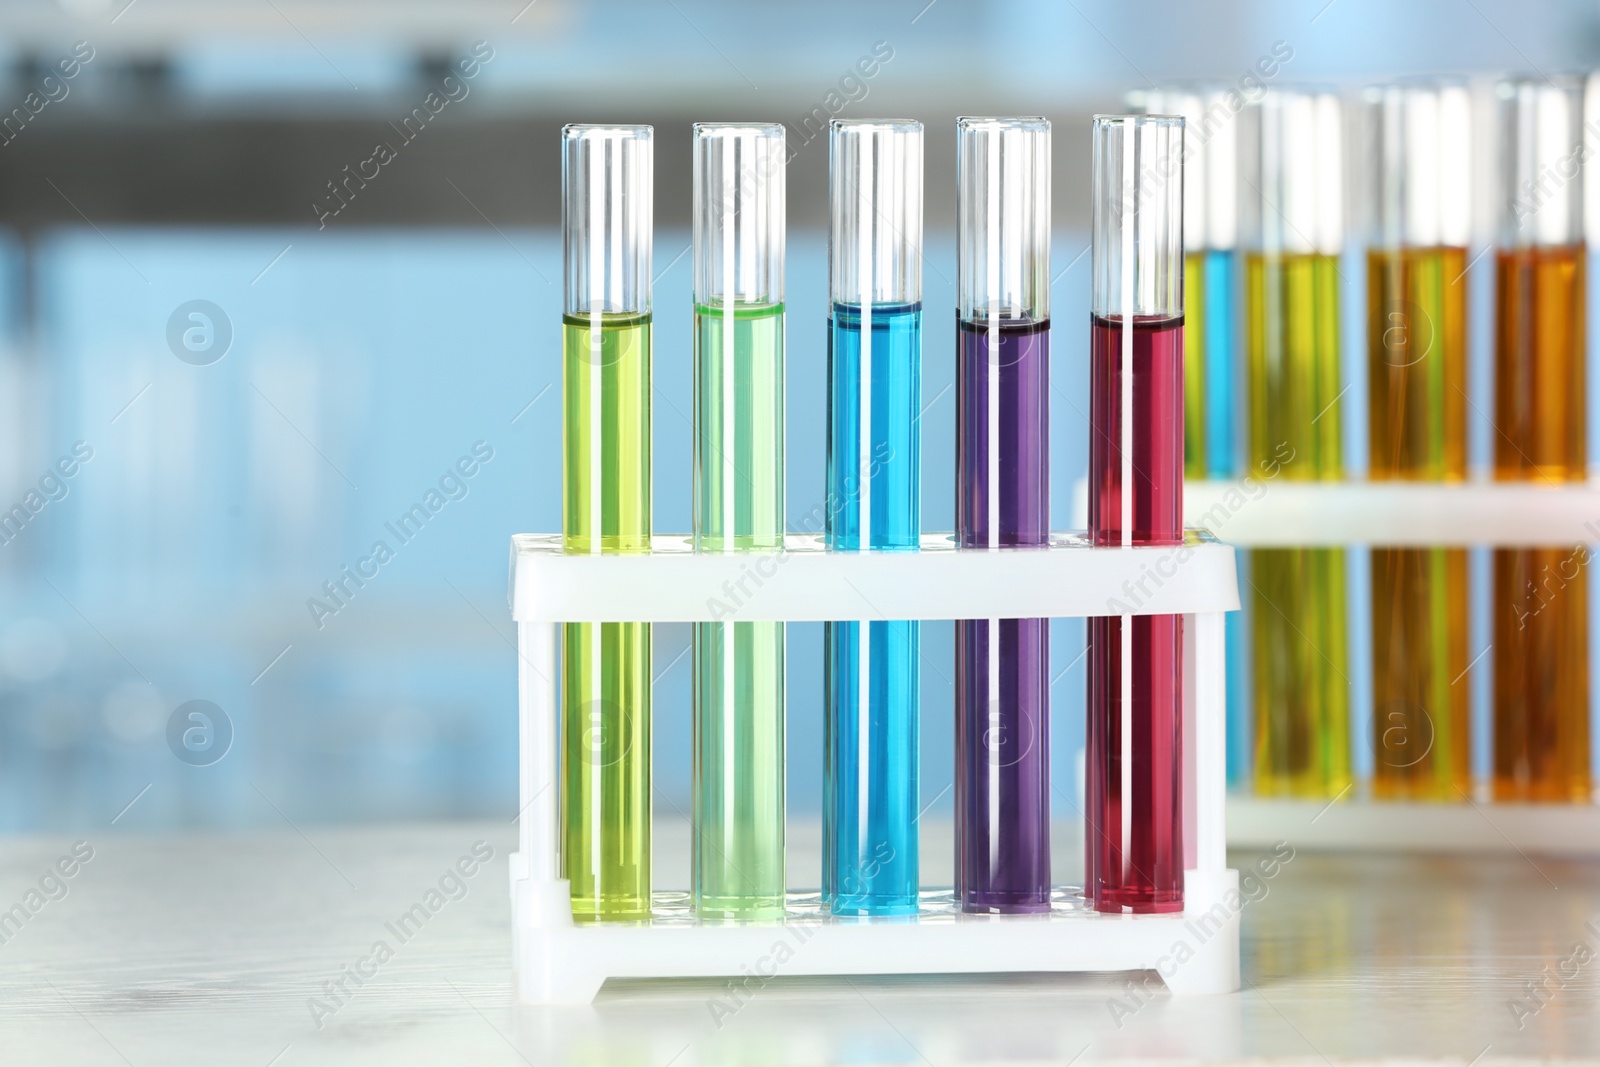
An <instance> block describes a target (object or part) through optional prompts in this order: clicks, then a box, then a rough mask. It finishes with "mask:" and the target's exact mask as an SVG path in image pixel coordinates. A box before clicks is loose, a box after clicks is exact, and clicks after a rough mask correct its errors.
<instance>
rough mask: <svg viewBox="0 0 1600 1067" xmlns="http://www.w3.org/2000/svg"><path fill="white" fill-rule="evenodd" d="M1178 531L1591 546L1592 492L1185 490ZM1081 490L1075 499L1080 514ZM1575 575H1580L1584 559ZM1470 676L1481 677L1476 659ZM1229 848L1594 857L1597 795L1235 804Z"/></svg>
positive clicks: (1369, 487)
mask: <svg viewBox="0 0 1600 1067" xmlns="http://www.w3.org/2000/svg"><path fill="white" fill-rule="evenodd" d="M1183 490H1184V507H1183V513H1184V517H1185V519H1186V520H1187V521H1188V522H1190V523H1192V524H1195V525H1203V526H1205V527H1207V528H1208V529H1211V530H1214V531H1216V533H1217V534H1218V536H1222V537H1226V538H1227V539H1228V541H1229V543H1231V544H1234V545H1237V546H1238V547H1240V548H1246V549H1248V548H1290V547H1317V548H1349V547H1352V546H1356V545H1405V546H1410V547H1415V548H1428V547H1435V548H1447V547H1448V548H1475V547H1494V548H1512V547H1519V546H1521V547H1535V546H1539V545H1587V546H1590V548H1591V550H1592V549H1593V547H1594V546H1595V545H1596V544H1597V543H1600V481H1595V480H1591V481H1589V482H1581V483H1575V484H1566V485H1537V484H1529V483H1525V482H1524V483H1518V482H1456V483H1441V482H1405V481H1392V482H1367V481H1344V482H1290V481H1287V480H1283V479H1273V478H1255V479H1252V480H1251V481H1249V482H1231V481H1196V480H1193V479H1191V480H1188V481H1186V482H1185V483H1184V487H1183ZM1087 500H1088V489H1087V483H1081V484H1080V487H1079V492H1078V505H1077V511H1078V514H1079V516H1082V515H1086V514H1087V513H1088V503H1087ZM1583 565H1584V566H1589V565H1590V563H1589V562H1588V558H1587V557H1585V562H1584V564H1583ZM1475 654H1476V655H1479V656H1480V659H1479V660H1475V661H1474V664H1475V665H1474V669H1475V670H1484V669H1488V666H1489V664H1488V663H1487V662H1484V660H1483V657H1484V653H1482V652H1477V651H1476V650H1475ZM1228 810H1229V821H1228V828H1229V841H1230V843H1231V844H1233V845H1234V846H1235V847H1237V848H1251V849H1253V848H1270V847H1272V844H1273V842H1275V841H1279V840H1282V839H1283V838H1284V837H1286V836H1290V835H1292V836H1293V838H1294V844H1295V847H1296V848H1301V849H1318V850H1325V851H1332V852H1340V851H1351V852H1374V851H1378V852H1433V853H1460V852H1471V853H1502V854H1515V853H1517V852H1522V853H1525V854H1526V853H1532V854H1537V855H1552V856H1581V857H1594V856H1597V855H1600V790H1597V791H1596V796H1595V800H1594V802H1591V803H1588V804H1581V803H1578V804H1514V803H1495V802H1493V801H1492V800H1491V799H1490V797H1489V794H1488V790H1487V787H1486V786H1484V787H1480V791H1479V792H1478V793H1477V795H1475V796H1472V797H1467V796H1463V797H1462V798H1461V802H1460V803H1456V804H1450V803H1427V802H1407V801H1392V800H1371V799H1367V798H1365V797H1363V796H1362V795H1361V793H1360V792H1359V791H1358V790H1350V791H1348V793H1346V794H1345V795H1342V796H1341V797H1340V798H1339V800H1338V802H1337V803H1334V804H1330V803H1328V802H1327V801H1326V800H1320V799H1319V800H1289V799H1280V798H1274V797H1257V796H1252V795H1249V794H1248V793H1240V794H1237V795H1234V796H1231V797H1229V798H1228Z"/></svg>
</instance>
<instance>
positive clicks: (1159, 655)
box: [1084, 115, 1184, 912]
mask: <svg viewBox="0 0 1600 1067" xmlns="http://www.w3.org/2000/svg"><path fill="white" fill-rule="evenodd" d="M1183 133H1184V120H1183V119H1182V118H1180V117H1174V116H1162V115H1147V116H1131V115H1098V116H1096V117H1095V120H1094V150H1093V162H1092V175H1093V183H1094V215H1093V229H1092V241H1093V248H1094V251H1093V268H1092V271H1093V278H1092V282H1091V284H1092V287H1093V288H1092V293H1091V297H1090V312H1091V336H1090V347H1089V353H1090V354H1089V390H1090V412H1089V427H1090V429H1089V533H1090V537H1091V538H1092V539H1093V541H1094V543H1095V544H1096V545H1122V546H1130V545H1181V544H1182V543H1183V539H1184V534H1183ZM1130 327H1131V328H1130ZM1088 630H1089V657H1088V658H1089V689H1088V724H1087V736H1086V748H1087V755H1086V767H1085V784H1084V799H1085V803H1086V809H1085V812H1084V838H1085V861H1084V867H1085V887H1084V888H1085V895H1086V896H1087V897H1088V899H1089V901H1090V903H1091V904H1092V905H1093V907H1094V908H1095V909H1096V910H1097V911H1109V912H1122V911H1131V912H1172V911H1182V910H1183V877H1184V866H1183V859H1184V856H1183V619H1182V617H1181V616H1178V615H1134V614H1123V615H1117V616H1110V617H1101V618H1093V619H1090V620H1089V626H1088Z"/></svg>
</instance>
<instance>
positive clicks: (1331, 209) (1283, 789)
mask: <svg viewBox="0 0 1600 1067" xmlns="http://www.w3.org/2000/svg"><path fill="white" fill-rule="evenodd" d="M1241 117H1242V120H1243V124H1242V125H1243V137H1244V141H1245V151H1244V155H1243V160H1244V174H1245V179H1246V182H1245V185H1244V189H1245V191H1246V195H1245V197H1244V202H1243V209H1242V211H1241V213H1240V214H1241V218H1242V220H1243V223H1244V238H1245V239H1244V246H1245V296H1246V304H1245V353H1246V365H1247V371H1246V376H1247V385H1248V389H1247V393H1248V397H1249V434H1248V437H1247V446H1246V458H1247V461H1248V469H1249V471H1250V473H1251V474H1252V475H1253V476H1254V477H1256V478H1261V479H1268V478H1281V479H1284V480H1286V481H1337V480H1339V479H1340V478H1342V477H1343V476H1344V464H1343V462H1342V450H1341V447H1340V441H1341V436H1340V422H1341V419H1340V408H1339V405H1338V399H1339V395H1340V384H1339V252H1340V250H1341V248H1342V245H1343V242H1344V207H1343V187H1342V182H1341V174H1342V173H1343V169H1344V161H1343V131H1342V125H1341V115H1340V107H1339V98H1338V96H1337V94H1335V93H1334V92H1332V91H1327V90H1316V89H1268V90H1267V91H1266V92H1265V93H1263V94H1262V96H1261V98H1260V99H1259V100H1257V101H1256V102H1254V103H1252V104H1250V105H1249V106H1248V107H1246V108H1245V110H1244V112H1243V113H1242V116H1241ZM1250 567H1251V582H1250V584H1251V608H1252V612H1251V621H1252V630H1253V634H1252V637H1253V642H1254V651H1255V655H1254V666H1255V670H1254V699H1253V701H1252V703H1253V705H1254V708H1255V761H1254V762H1255V769H1254V776H1253V777H1254V785H1255V791H1256V792H1257V793H1260V794H1262V795H1264V796H1291V797H1306V798H1318V797H1335V796H1338V795H1340V794H1341V793H1343V792H1344V791H1345V789H1346V788H1347V787H1348V786H1349V785H1350V781H1351V770H1350V679H1349V652H1348V648H1349V637H1348V630H1347V626H1348V618H1347V607H1346V604H1347V601H1346V594H1347V588H1346V574H1345V550H1344V549H1342V548H1263V549H1256V550H1254V551H1253V552H1251V554H1250Z"/></svg>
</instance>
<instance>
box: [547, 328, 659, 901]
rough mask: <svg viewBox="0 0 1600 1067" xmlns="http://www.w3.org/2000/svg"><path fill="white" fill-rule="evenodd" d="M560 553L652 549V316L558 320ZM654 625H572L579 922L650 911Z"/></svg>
mask: <svg viewBox="0 0 1600 1067" xmlns="http://www.w3.org/2000/svg"><path fill="white" fill-rule="evenodd" d="M561 322H562V332H563V353H562V386H563V397H564V407H563V439H562V447H563V454H564V467H563V484H562V533H563V545H564V547H565V549H566V551H567V552H571V553H584V554H587V553H592V552H605V553H613V552H617V553H620V552H648V551H649V550H650V316H649V315H648V314H643V315H640V314H617V313H611V314H604V315H600V316H597V317H590V316H587V315H564V316H562V319H561ZM650 681H651V678H650V627H649V626H648V625H645V624H642V623H602V624H598V625H590V624H569V625H567V626H565V627H563V633H562V653H561V826H562V838H561V874H562V877H563V878H566V879H568V880H569V881H570V882H571V889H572V917H573V918H574V919H576V920H578V921H579V922H590V921H596V920H619V921H620V920H638V919H647V918H649V917H650Z"/></svg>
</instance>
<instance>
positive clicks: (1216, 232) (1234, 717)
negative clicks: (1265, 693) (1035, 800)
mask: <svg viewBox="0 0 1600 1067" xmlns="http://www.w3.org/2000/svg"><path fill="white" fill-rule="evenodd" d="M1128 95H1129V102H1130V103H1132V104H1134V105H1135V106H1137V107H1139V108H1140V109H1141V110H1143V111H1144V112H1145V113H1147V114H1151V115H1181V116H1183V119H1184V124H1185V128H1184V133H1183V140H1184V151H1185V152H1186V153H1187V163H1186V165H1185V168H1184V176H1183V247H1184V257H1183V302H1184V317H1183V464H1184V476H1185V477H1186V478H1233V477H1235V476H1236V475H1238V474H1239V473H1240V472H1241V470H1242V472H1243V473H1244V474H1251V473H1252V472H1251V470H1250V468H1249V464H1248V463H1245V462H1243V461H1241V459H1240V457H1241V455H1243V454H1244V452H1243V450H1244V448H1245V446H1246V442H1245V439H1244V432H1243V428H1244V426H1245V416H1246V415H1247V414H1248V410H1247V408H1246V407H1245V405H1244V404H1243V403H1242V401H1243V388H1242V385H1243V382H1242V378H1243V375H1244V368H1243V366H1242V362H1241V359H1240V355H1239V340H1240V339H1239V332H1240V330H1239V271H1240V266H1239V255H1238V252H1237V248H1238V244H1239V199H1240V193H1241V191H1242V190H1248V187H1247V186H1243V185H1242V183H1241V182H1240V180H1239V166H1240V158H1239V157H1240V147H1239V141H1240V136H1239V134H1240V128H1239V127H1240V123H1239V118H1238V105H1239V104H1240V103H1241V99H1240V92H1239V90H1238V89H1237V88H1236V87H1234V86H1231V85H1194V86H1173V87H1166V88H1157V89H1148V90H1140V91H1138V92H1134V93H1130V94H1128ZM1244 99H1245V100H1248V99H1249V97H1248V96H1246V97H1244ZM1255 476H1256V477H1259V476H1260V475H1259V472H1257V473H1256V474H1255ZM1239 557H1240V558H1239V563H1240V564H1241V569H1242V568H1243V567H1244V566H1247V565H1248V562H1249V561H1248V558H1247V553H1244V552H1240V553H1239ZM1244 573H1245V574H1246V576H1247V575H1248V572H1244ZM1247 621H1248V616H1247V615H1246V613H1245V612H1244V611H1230V612H1228V617H1227V622H1226V623H1225V624H1224V631H1225V632H1224V645H1225V648H1226V655H1227V666H1228V672H1227V674H1228V680H1227V706H1228V707H1227V721H1228V744H1227V750H1228V753H1227V754H1228V782H1229V784H1230V785H1237V784H1242V783H1244V782H1246V781H1247V779H1248V778H1249V775H1250V768H1251V758H1250V757H1251V748H1252V745H1253V744H1254V731H1253V730H1252V724H1251V721H1250V716H1251V711H1252V702H1251V699H1250V696H1251V694H1250V692H1249V686H1248V685H1247V683H1246V678H1247V676H1248V671H1249V659H1248V657H1247V656H1246V646H1247V643H1248V640H1249V635H1248V633H1247V631H1246V623H1247Z"/></svg>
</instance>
